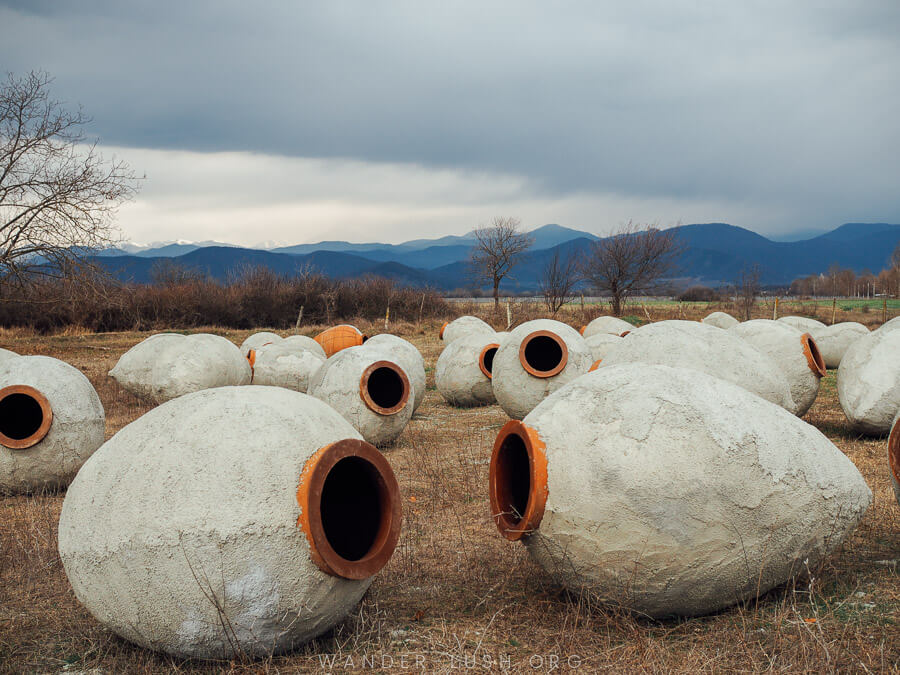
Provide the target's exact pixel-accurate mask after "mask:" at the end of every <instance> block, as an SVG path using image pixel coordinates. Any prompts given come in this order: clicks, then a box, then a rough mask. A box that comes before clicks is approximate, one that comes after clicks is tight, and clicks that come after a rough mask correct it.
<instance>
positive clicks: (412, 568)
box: [0, 301, 900, 673]
mask: <svg viewBox="0 0 900 675" xmlns="http://www.w3.org/2000/svg"><path fill="white" fill-rule="evenodd" d="M840 304H842V303H841V301H839V309H838V320H847V319H851V318H852V319H855V320H863V321H864V322H866V323H868V324H870V325H873V326H874V325H877V324H878V323H880V319H881V317H880V311H876V310H875V309H872V310H870V311H868V312H865V311H861V308H860V307H858V306H853V307H852V309H849V310H846V311H845V310H843V309H841V308H840ZM527 309H528V311H529V312H530V311H536V310H535V308H533V307H529V308H527ZM795 309H796V308H795ZM879 309H880V305H879ZM485 310H486V308H485ZM524 311H525V309H523V306H522V305H521V304H518V303H517V304H516V306H515V307H513V308H512V309H511V312H513V313H514V317H513V318H514V320H516V321H518V320H521V319H522V318H525V317H524V316H523V315H522V314H523V312H524ZM587 311H589V312H591V313H596V308H588V310H587ZM705 311H709V308H708V307H706V306H703V307H689V308H688V310H687V313H688V315H689V316H690V317H691V318H697V314H698V313H700V312H705ZM757 311H758V313H759V314H760V315H761V316H762V315H765V313H766V312H767V311H768V312H770V311H771V310H770V309H767V308H766V307H765V305H760V306H759V307H758V310H757ZM830 311H831V306H830V301H829V303H828V307H827V312H828V313H829V314H830ZM628 312H629V313H630V314H633V316H634V320H635V321H644V320H647V319H648V318H649V319H652V320H658V319H662V318H673V317H674V316H678V315H679V313H684V312H685V308H675V307H671V306H669V307H665V308H663V307H658V306H647V307H646V308H642V307H641V306H630V307H629V309H628ZM825 312H826V308H824V307H822V308H819V309H818V314H819V318H825ZM781 313H782V314H784V313H787V312H781ZM804 313H806V312H804ZM645 314H649V316H645ZM894 314H896V311H894ZM700 315H701V316H702V313H701V314H700ZM892 315H893V314H892ZM769 316H770V314H769ZM528 318H530V317H528ZM564 318H566V319H567V320H570V321H571V322H572V323H573V324H576V325H579V322H580V321H581V320H582V319H584V318H585V317H584V316H582V315H581V313H580V310H575V309H574V308H573V309H572V310H571V311H569V312H567V313H566V315H565V317H564ZM828 318H830V316H829V317H828ZM500 321H501V318H499V317H498V319H497V324H498V326H499V323H500ZM505 321H506V316H505V309H504V311H503V316H502V324H503V325H504V326H505ZM439 323H440V322H437V321H431V322H426V323H423V324H418V325H417V324H399V325H392V326H391V327H390V329H391V332H395V333H397V334H399V335H401V336H403V337H405V338H407V339H409V340H411V341H412V342H413V343H415V344H416V346H418V347H419V349H420V350H421V351H422V353H423V355H424V356H425V359H426V363H427V365H428V379H429V388H428V392H427V396H426V399H425V403H424V404H423V405H422V407H421V408H420V410H419V412H418V413H417V415H416V416H415V417H414V418H413V420H412V422H411V423H410V424H409V426H408V427H407V429H406V431H405V432H404V433H403V435H402V436H401V438H400V439H399V441H398V442H397V444H396V445H395V446H394V447H392V448H389V449H387V450H386V456H387V458H388V460H389V461H390V462H391V464H392V466H393V468H394V471H395V473H396V474H397V477H398V480H399V482H400V486H401V491H402V495H403V500H404V522H403V531H402V535H401V540H400V544H399V546H398V548H397V550H396V552H395V554H394V556H393V558H392V560H391V562H390V563H389V564H388V565H387V567H386V568H385V569H384V570H382V572H381V573H380V574H379V576H378V577H377V579H376V581H375V582H374V584H373V585H372V587H371V589H370V590H369V592H368V594H367V596H366V597H365V599H364V601H363V602H362V604H361V605H360V606H359V608H358V611H357V612H356V613H355V614H354V615H353V616H351V617H350V618H348V619H347V620H346V621H345V622H344V623H343V624H341V625H340V626H338V627H337V628H336V629H334V630H333V631H332V632H330V633H329V634H327V635H325V636H322V637H321V638H320V639H318V640H316V641H315V642H313V643H311V644H309V645H307V646H306V647H305V648H304V649H303V650H301V651H299V652H295V653H293V654H288V655H283V656H277V657H274V658H272V659H270V660H268V661H263V662H246V663H245V662H241V661H239V660H236V661H231V662H214V663H203V662H193V661H182V660H176V659H172V658H170V657H167V656H164V655H158V654H153V653H150V652H147V651H144V650H142V649H140V648H137V647H135V646H132V645H131V644H129V643H127V642H125V641H123V640H121V639H119V638H117V637H116V636H115V635H114V634H112V633H110V632H108V631H106V630H105V629H103V628H102V627H101V626H99V625H98V624H97V623H96V622H95V621H94V620H93V619H92V617H91V616H90V615H89V614H88V613H87V612H86V611H85V610H84V609H83V608H82V607H81V606H80V605H79V604H78V602H77V601H76V599H75V597H74V594H73V593H72V591H71V589H70V587H69V584H68V581H67V580H66V577H65V574H64V573H63V570H62V566H61V564H60V561H59V558H58V556H57V553H56V523H57V518H58V515H59V511H60V507H61V504H62V501H63V498H64V494H47V495H31V496H12V497H0V672H51V671H53V672H56V671H68V672H76V671H77V672H109V673H118V672H128V673H135V672H137V673H143V672H147V673H156V672H173V671H174V672H218V671H223V670H224V671H228V672H297V671H319V670H329V669H333V670H334V671H335V672H338V671H340V672H348V671H349V672H356V671H366V670H371V669H373V668H375V669H380V668H384V669H385V670H390V669H392V668H393V669H401V668H404V669H407V670H420V669H423V668H424V669H425V670H427V671H429V672H434V671H439V672H440V671H448V670H469V671H480V672H484V671H489V670H492V671H507V672H545V671H548V670H551V669H554V668H558V669H559V670H561V671H568V670H574V669H580V670H583V671H585V672H596V671H598V670H610V671H665V672H670V671H681V672H697V671H707V672H719V671H725V670H729V671H730V670H737V671H767V670H772V671H795V672H796V671H799V672H811V671H816V672H819V671H837V670H853V671H866V672H870V671H879V672H898V671H900V570H898V564H900V506H898V505H897V503H896V501H895V500H894V495H893V492H892V490H891V486H890V479H889V475H888V469H887V462H886V455H885V440H884V439H867V438H860V437H857V436H856V435H855V434H854V433H852V432H851V431H850V429H849V428H848V425H847V423H846V420H845V419H844V416H843V413H842V412H841V409H840V407H839V405H838V401H837V394H836V390H835V373H834V372H829V374H828V376H827V378H826V379H825V380H824V381H823V384H822V388H821V391H820V394H819V398H818V400H817V402H816V403H815V405H814V407H813V409H812V410H811V411H810V412H809V413H808V415H807V417H806V419H807V421H809V422H810V423H812V424H814V425H816V426H817V427H818V428H819V429H821V430H822V431H823V432H824V433H825V434H826V435H827V436H828V437H829V438H831V439H832V440H833V441H834V442H835V443H836V444H837V445H838V446H839V447H840V448H841V450H842V451H843V452H845V453H846V454H847V455H848V456H849V457H850V458H851V460H852V461H853V462H854V463H855V464H856V466H857V467H858V468H859V469H860V471H861V472H862V474H863V476H864V477H865V479H866V481H867V483H868V484H869V486H870V488H871V489H872V491H873V493H874V502H873V504H872V506H871V508H870V509H869V511H868V513H867V514H866V516H865V518H864V520H863V521H862V523H861V524H860V526H859V528H858V529H857V530H856V532H855V533H854V534H853V535H852V536H851V537H850V538H849V539H848V540H847V542H846V543H845V544H844V546H843V547H842V549H841V550H839V551H838V552H837V554H836V555H834V556H833V557H832V558H831V559H830V560H828V561H827V562H826V564H824V565H823V566H822V567H821V569H817V570H813V571H812V575H811V576H810V577H809V578H804V579H799V580H797V581H796V582H795V583H792V584H789V585H787V586H785V587H782V588H779V589H777V590H775V591H773V592H771V593H769V594H768V595H766V596H764V597H762V598H760V599H759V600H758V601H755V602H750V603H747V604H746V605H745V606H739V607H734V608H731V609H729V610H726V611H723V612H721V613H718V614H715V615H712V616H706V617H700V618H694V619H682V620H671V621H664V622H655V621H649V620H643V619H638V618H635V617H632V616H630V615H628V614H626V613H624V612H622V611H618V610H616V609H615V608H608V607H600V606H596V605H595V604H594V603H593V602H592V600H591V598H590V597H584V596H573V595H569V594H567V593H565V592H563V591H561V590H560V589H559V588H557V587H554V586H553V585H552V584H551V583H550V582H549V581H548V579H547V578H546V576H545V575H544V574H543V573H542V571H541V569H540V568H538V567H537V566H536V565H534V564H533V563H532V562H531V561H530V560H529V558H528V556H527V555H526V552H525V549H524V547H522V546H521V545H519V544H514V543H511V542H508V541H506V540H504V539H502V538H501V537H500V536H499V535H498V533H497V532H496V530H495V528H494V525H493V523H492V521H491V518H490V514H489V507H488V499H487V490H486V486H487V474H488V461H489V457H490V449H491V444H492V442H493V438H494V436H495V435H496V432H497V431H498V430H499V428H500V427H501V426H502V424H503V423H504V422H505V421H506V416H505V415H504V413H503V411H502V410H501V409H500V408H498V407H496V406H492V407H488V408H480V409H472V410H459V409H454V408H451V407H449V406H447V405H446V404H445V403H444V401H443V399H442V398H441V397H440V395H439V394H438V392H437V391H436V390H435V389H434V383H433V366H434V363H435V361H436V359H437V357H438V354H439V353H440V350H441V347H442V343H441V342H440V341H439V340H438V339H437V330H438V327H439ZM361 327H363V328H364V329H365V330H367V332H369V333H370V334H371V333H372V332H379V328H383V327H380V326H376V325H374V324H369V325H366V326H361ZM316 328H317V327H314V326H309V327H304V328H303V330H302V331H301V332H303V333H305V334H313V333H315V332H316ZM208 330H209V332H217V333H220V334H223V335H225V336H226V337H228V338H229V339H231V340H233V341H235V342H237V343H240V341H241V340H242V339H243V338H244V337H246V335H248V332H247V331H223V330H217V329H214V328H210V329H208ZM198 332H199V331H198ZM146 335H147V334H146V333H134V332H128V333H104V334H90V333H81V332H78V331H75V330H73V331H68V332H66V333H63V334H58V335H51V336H38V335H35V334H34V333H31V332H28V331H16V330H12V331H2V332H0V346H2V347H7V348H11V349H14V350H16V351H19V352H20V353H28V354H48V355H51V356H55V357H58V358H61V359H64V360H66V361H68V362H69V363H72V364H73V365H75V366H77V367H78V368H80V369H81V370H82V371H83V372H84V373H85V374H86V375H87V376H88V377H89V378H90V380H91V381H92V382H93V384H94V386H95V387H96V388H97V390H98V392H99V394H100V397H101V399H102V401H103V404H104V406H105V408H106V412H107V435H108V436H111V435H112V434H114V433H115V432H116V431H117V430H118V429H120V428H121V427H122V426H124V425H125V424H128V423H129V422H130V421H132V420H134V419H136V418H137V417H138V416H140V415H141V414H142V413H143V412H145V411H146V410H147V409H148V408H147V406H146V405H145V404H143V403H142V402H141V401H139V400H137V399H136V398H134V397H133V396H131V395H130V394H128V393H127V392H125V391H124V390H122V389H120V388H119V387H118V385H116V383H115V382H114V381H112V380H111V379H110V378H108V377H107V375H106V373H107V371H108V370H109V369H110V368H111V367H112V366H113V365H114V364H115V362H116V360H117V359H118V357H119V356H120V355H121V354H122V353H123V352H124V351H125V350H126V349H128V348H129V347H130V346H132V345H133V344H135V343H136V342H138V341H139V340H141V339H143V338H144V337H146Z"/></svg>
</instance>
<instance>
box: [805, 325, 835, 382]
mask: <svg viewBox="0 0 900 675" xmlns="http://www.w3.org/2000/svg"><path fill="white" fill-rule="evenodd" d="M800 340H801V342H802V343H803V353H804V354H805V355H806V364H807V365H808V366H809V369H810V370H811V371H813V372H814V373H815V374H816V375H818V376H819V377H824V376H825V375H826V373H827V372H828V370H827V369H826V368H825V359H823V358H822V354H821V352H819V346H818V345H817V344H816V341H815V340H813V338H812V335H810V334H809V333H804V334H803V335H802V336H801V337H800Z"/></svg>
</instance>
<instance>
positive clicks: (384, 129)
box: [0, 0, 900, 231]
mask: <svg viewBox="0 0 900 675" xmlns="http://www.w3.org/2000/svg"><path fill="white" fill-rule="evenodd" d="M680 5H681V6H679V3H671V2H664V1H653V2H651V1H649V0H646V1H643V2H633V3H598V2H560V3H536V2H492V3H483V2H478V3H476V2H470V3H442V4H441V5H434V4H431V3H428V4H423V3H418V2H394V3H365V2H354V3H345V2H335V3H280V4H275V3H272V4H271V5H262V6H250V5H247V4H246V3H228V2H206V3H175V2H173V3H154V4H152V5H149V4H145V5H143V6H134V7H132V6H130V4H129V3H119V2H112V1H109V2H86V3H71V4H70V5H68V6H66V7H63V8H60V7H59V6H58V5H57V3H49V2H47V3H41V2H33V1H31V0H29V1H28V2H24V1H23V2H11V3H0V37H2V40H0V63H3V64H4V68H6V69H9V70H12V71H14V72H21V71H24V70H29V69H32V68H42V69H45V70H47V71H48V72H50V73H51V74H53V75H54V76H55V77H56V83H55V93H56V94H57V95H58V96H59V97H61V98H63V99H65V100H68V101H77V102H79V103H81V104H83V106H84V108H85V110H86V111H87V112H89V113H90V114H91V115H92V116H93V117H94V120H95V121H94V124H93V126H92V129H91V131H92V132H94V133H96V134H98V135H99V136H101V137H102V139H103V142H104V143H106V144H110V145H117V146H123V147H138V148H149V149H169V150H190V151H198V152H210V151H243V152H252V153H260V154H263V155H281V156H288V157H297V158H324V159H342V160H344V159H346V160H354V161H362V162H369V163H373V164H376V165H377V164H381V163H388V164H405V165H412V166H419V167H422V169H423V170H425V171H429V170H443V169H449V170H455V171H461V172H474V173H481V172H484V173H488V174H498V175H500V176H520V177H521V178H522V181H523V182H524V183H525V184H527V186H528V190H529V195H530V197H532V198H536V199H537V198H543V199H547V200H553V199H560V198H565V197H566V196H570V195H585V194H588V195H589V194H616V195H620V196H623V197H624V198H627V199H629V200H640V199H647V200H656V201H663V202H668V201H675V202H679V201H687V202H704V203H717V204H725V205H727V204H732V205H734V209H735V213H740V214H742V215H743V214H746V213H747V212H748V208H750V207H752V211H753V213H754V214H755V217H759V218H760V220H761V222H760V223H759V227H757V228H755V229H760V230H766V229H768V230H769V231H773V230H782V231H788V230H791V229H803V228H806V227H831V226H835V225H838V224H839V223H840V222H843V221H845V220H893V221H895V222H896V221H897V220H900V192H898V191H897V189H896V186H897V185H898V184H900V159H898V158H900V125H898V124H897V123H896V110H897V108H898V103H900V4H898V3H896V2H894V1H893V0H891V1H888V2H880V3H879V2H866V3H855V6H853V7H852V9H848V7H849V5H847V4H846V3H839V2H831V3H827V2H826V3H822V2H817V3H812V2H796V3H781V2H754V3H727V4H726V3H714V2H710V3H680ZM138 168H140V167H138ZM748 205H750V206H748ZM767 213H768V215H766V214H767ZM729 215H730V214H729V213H728V212H727V209H726V212H723V213H721V216H720V217H721V218H722V219H729ZM681 216H682V214H672V218H673V219H677V218H680V217H681ZM731 219H732V220H734V218H731ZM740 224H745V225H747V226H750V227H754V223H740Z"/></svg>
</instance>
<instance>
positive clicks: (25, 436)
mask: <svg viewBox="0 0 900 675" xmlns="http://www.w3.org/2000/svg"><path fill="white" fill-rule="evenodd" d="M52 423H53V410H52V409H51V408H50V401H48V400H47V397H46V396H44V395H43V394H42V393H41V392H39V391H38V390H37V389H35V388H34V387H29V386H28V385H25V384H15V385H12V386H10V387H5V388H3V389H0V445H2V446H4V447H6V448H10V449H11V450H24V449H25V448H30V447H32V446H34V445H37V444H38V443H40V442H41V441H42V440H44V437H46V435H47V434H48V433H49V432H50V425H51V424H52Z"/></svg>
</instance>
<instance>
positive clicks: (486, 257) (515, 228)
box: [470, 216, 534, 309]
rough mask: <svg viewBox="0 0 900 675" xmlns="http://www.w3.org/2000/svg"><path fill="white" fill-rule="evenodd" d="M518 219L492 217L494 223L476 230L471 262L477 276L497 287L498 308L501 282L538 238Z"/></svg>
mask: <svg viewBox="0 0 900 675" xmlns="http://www.w3.org/2000/svg"><path fill="white" fill-rule="evenodd" d="M520 225H521V223H520V221H519V220H518V219H517V218H504V217H501V216H498V217H495V218H494V219H493V220H491V223H490V225H487V226H484V227H479V228H478V229H477V230H475V245H474V246H473V248H472V254H471V257H470V265H471V267H472V270H473V272H474V273H475V276H477V277H478V278H479V279H484V280H485V281H489V282H490V283H491V284H492V285H493V289H494V309H497V308H499V306H500V282H501V281H502V280H503V279H504V278H505V277H507V276H509V273H510V271H511V270H512V269H513V267H515V266H516V265H517V264H518V263H519V262H520V261H521V259H522V254H523V253H525V251H527V250H528V249H529V248H531V245H532V244H533V243H534V240H533V239H532V238H531V237H529V236H528V235H527V234H525V233H524V232H520V231H519V226H520Z"/></svg>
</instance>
